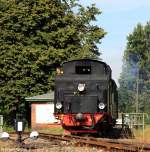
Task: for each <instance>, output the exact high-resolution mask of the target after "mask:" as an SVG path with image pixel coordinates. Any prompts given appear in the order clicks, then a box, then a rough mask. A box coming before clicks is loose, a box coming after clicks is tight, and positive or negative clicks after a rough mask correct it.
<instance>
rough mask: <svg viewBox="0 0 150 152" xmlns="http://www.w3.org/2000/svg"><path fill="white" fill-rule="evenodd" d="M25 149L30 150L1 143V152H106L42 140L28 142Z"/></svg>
mask: <svg viewBox="0 0 150 152" xmlns="http://www.w3.org/2000/svg"><path fill="white" fill-rule="evenodd" d="M25 147H26V148H29V149H25V148H19V146H18V145H17V144H16V143H15V142H12V141H5V142H4V141H0V152H104V150H101V149H97V148H92V147H86V146H84V147H79V146H74V144H73V143H72V144H68V143H67V142H58V143H56V141H47V140H43V139H40V138H39V139H37V140H36V141H32V140H30V139H28V140H26V141H25ZM30 148H31V149H30Z"/></svg>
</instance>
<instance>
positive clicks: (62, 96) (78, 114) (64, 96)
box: [54, 59, 118, 133]
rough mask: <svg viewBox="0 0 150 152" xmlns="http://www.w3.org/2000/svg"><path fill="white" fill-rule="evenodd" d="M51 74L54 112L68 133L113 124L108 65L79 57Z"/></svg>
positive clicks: (112, 88)
mask: <svg viewBox="0 0 150 152" xmlns="http://www.w3.org/2000/svg"><path fill="white" fill-rule="evenodd" d="M57 72H58V75H57V76H56V78H55V99H54V108H55V110H54V111H55V112H54V115H55V117H56V118H57V119H59V120H60V121H61V125H62V127H63V128H64V129H66V130H68V131H70V132H71V133H89V132H91V133H98V132H101V131H103V130H105V129H106V128H108V127H111V126H113V125H114V124H115V120H116V118H117V116H118V99H117V87H116V84H115V82H114V81H113V80H112V78H111V69H110V67H109V66H108V65H107V64H106V63H104V62H101V61H97V60H90V59H82V60H74V61H69V62H66V63H64V64H63V67H62V70H61V71H60V69H57Z"/></svg>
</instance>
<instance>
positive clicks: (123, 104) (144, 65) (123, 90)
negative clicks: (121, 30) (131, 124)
mask: <svg viewBox="0 0 150 152" xmlns="http://www.w3.org/2000/svg"><path fill="white" fill-rule="evenodd" d="M127 41H128V42H127V47H126V50H125V54H124V65H123V69H122V73H121V77H120V88H119V92H120V108H121V110H124V111H125V112H129V111H130V112H131V111H132V112H134V111H135V109H136V108H135V104H136V96H137V85H138V87H139V89H138V94H139V96H138V103H139V112H149V108H150V22H148V23H147V24H146V25H145V26H143V25H141V24H138V25H137V26H136V27H135V28H134V31H133V33H131V34H129V36H128V37H127Z"/></svg>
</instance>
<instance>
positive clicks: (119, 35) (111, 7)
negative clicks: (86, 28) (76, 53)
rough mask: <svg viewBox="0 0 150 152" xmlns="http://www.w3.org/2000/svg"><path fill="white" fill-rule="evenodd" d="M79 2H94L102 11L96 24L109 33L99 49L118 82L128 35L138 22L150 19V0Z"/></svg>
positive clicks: (89, 1) (83, 0)
mask: <svg viewBox="0 0 150 152" xmlns="http://www.w3.org/2000/svg"><path fill="white" fill-rule="evenodd" d="M79 3H81V4H83V5H90V4H93V3H94V4H96V7H98V8H99V9H100V10H101V11H102V14H101V15H99V16H97V21H96V24H97V25H98V26H100V27H102V28H103V29H104V30H105V31H106V32H108V34H107V35H106V36H105V38H103V39H102V44H100V45H99V50H100V52H101V53H102V55H101V58H102V59H103V61H105V62H106V63H107V64H109V65H110V66H111V68H112V74H113V78H114V79H115V80H116V82H117V80H118V78H119V76H120V73H121V70H122V69H121V68H122V58H123V54H124V50H125V47H126V43H127V40H126V37H127V35H129V34H130V33H132V31H133V29H134V27H135V26H136V25H137V24H138V23H142V24H143V25H145V24H146V22H147V21H150V0H124V1H123V0H79ZM117 83H118V82H117Z"/></svg>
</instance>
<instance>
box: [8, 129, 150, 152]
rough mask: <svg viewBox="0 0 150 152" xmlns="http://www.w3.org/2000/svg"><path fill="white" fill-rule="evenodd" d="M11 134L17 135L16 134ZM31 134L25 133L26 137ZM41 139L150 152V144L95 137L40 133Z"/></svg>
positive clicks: (119, 149)
mask: <svg viewBox="0 0 150 152" xmlns="http://www.w3.org/2000/svg"><path fill="white" fill-rule="evenodd" d="M11 134H14V135H16V133H15V132H12V133H11ZM27 134H29V133H28V132H25V133H24V135H27ZM39 138H43V139H46V140H51V141H52V140H53V141H66V142H70V143H73V144H74V145H76V146H77V145H78V146H83V145H86V146H92V147H97V148H102V149H104V150H107V151H109V152H118V151H121V152H150V144H145V143H137V142H131V141H130V142H129V141H122V140H119V139H105V138H94V137H81V136H72V135H57V134H47V133H39Z"/></svg>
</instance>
